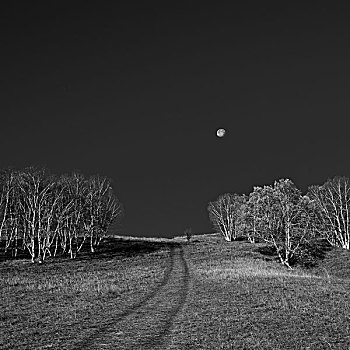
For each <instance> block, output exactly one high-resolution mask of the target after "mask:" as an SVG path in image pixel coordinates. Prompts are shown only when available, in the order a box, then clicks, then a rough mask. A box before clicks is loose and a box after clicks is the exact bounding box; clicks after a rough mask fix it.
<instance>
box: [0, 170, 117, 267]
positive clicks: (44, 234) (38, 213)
mask: <svg viewBox="0 0 350 350" xmlns="http://www.w3.org/2000/svg"><path fill="white" fill-rule="evenodd" d="M122 216H123V207H122V204H121V203H120V202H119V200H118V198H117V197H116V196H115V194H114V193H113V189H112V185H111V181H110V180H109V179H107V178H105V177H101V176H99V175H95V176H91V177H89V178H86V177H85V176H84V175H82V174H81V173H79V172H73V173H72V174H70V175H60V176H58V175H54V174H51V173H50V172H49V171H47V170H46V169H44V168H35V167H29V168H26V169H23V170H13V169H6V170H2V171H1V172H0V242H1V243H2V244H1V245H0V247H1V252H0V253H2V254H9V253H11V254H12V256H14V257H16V256H17V254H18V251H20V250H22V251H25V252H28V253H29V254H30V256H31V259H32V262H36V261H38V262H43V261H44V260H45V258H46V257H47V256H56V255H57V254H68V255H69V256H70V257H71V258H75V257H76V256H77V254H79V252H80V251H81V249H82V247H83V245H84V243H85V244H86V243H89V246H90V250H91V252H94V251H95V249H96V247H97V246H98V245H99V243H100V242H101V240H102V238H103V237H104V236H105V235H106V234H107V231H108V228H109V227H110V226H111V225H112V224H113V223H115V222H116V221H118V220H119V219H121V217H122Z"/></svg>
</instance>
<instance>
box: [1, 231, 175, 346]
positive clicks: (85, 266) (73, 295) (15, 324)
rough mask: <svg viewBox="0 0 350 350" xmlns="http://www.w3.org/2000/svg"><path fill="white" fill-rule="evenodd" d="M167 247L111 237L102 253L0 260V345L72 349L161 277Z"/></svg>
mask: <svg viewBox="0 0 350 350" xmlns="http://www.w3.org/2000/svg"><path fill="white" fill-rule="evenodd" d="M168 257H169V247H168V245H166V244H163V243H162V242H144V241H123V240H120V239H118V238H114V239H109V240H108V241H107V242H106V243H105V244H104V245H103V246H102V247H101V252H100V253H98V254H94V255H90V254H83V255H82V257H81V258H79V259H77V260H75V261H71V260H70V259H52V260H47V262H46V263H44V264H40V265H39V264H32V263H31V262H30V261H29V260H19V261H15V260H12V261H7V262H1V263H0V289H1V313H0V315H1V316H0V317H1V318H0V327H1V332H2V335H1V337H0V349H70V348H71V347H72V346H73V344H74V343H75V339H76V338H77V337H78V336H80V337H83V336H84V335H85V334H89V333H90V332H91V329H94V328H95V327H97V326H99V325H100V324H101V323H102V322H103V320H105V319H108V318H109V317H112V316H113V315H115V314H116V313H118V312H122V311H123V310H124V309H126V308H128V307H129V306H130V305H131V304H133V303H135V300H140V299H142V298H143V297H144V296H145V295H146V294H147V293H148V292H149V291H151V290H153V289H154V288H155V287H156V285H157V283H159V281H161V280H162V279H163V276H164V273H165V272H166V268H167V266H166V264H167V260H168Z"/></svg>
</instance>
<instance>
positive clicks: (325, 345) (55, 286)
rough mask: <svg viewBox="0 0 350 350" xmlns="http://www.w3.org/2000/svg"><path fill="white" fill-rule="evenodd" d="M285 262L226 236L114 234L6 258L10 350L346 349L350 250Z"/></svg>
mask: <svg viewBox="0 0 350 350" xmlns="http://www.w3.org/2000/svg"><path fill="white" fill-rule="evenodd" d="M317 253H318V255H317V256H318V260H317V265H316V266H314V267H313V268H309V269H306V268H302V267H295V268H294V270H292V271H290V270H288V269H286V268H285V267H283V266H282V265H280V264H279V263H278V261H277V260H276V259H275V257H274V256H273V255H271V252H270V251H269V250H268V249H267V248H266V246H265V244H263V243H257V244H254V245H253V244H250V243H248V242H246V241H236V242H230V243H228V242H225V241H224V240H223V239H222V237H221V236H219V235H197V236H193V238H192V241H191V242H190V243H189V244H188V243H187V241H186V239H185V237H175V238H174V239H156V238H155V239H146V238H145V239H140V238H136V237H134V238H126V237H124V238H122V237H114V238H110V239H108V240H106V241H105V242H104V243H103V246H102V247H101V250H100V251H99V252H98V253H96V254H93V255H91V254H87V253H86V255H83V256H82V257H81V258H80V259H78V260H77V261H70V260H68V259H62V260H59V261H56V260H55V261H54V260H52V261H50V260H48V262H47V263H45V264H43V265H35V264H30V263H29V262H28V261H27V260H20V261H4V262H1V263H0V264H1V266H0V268H1V270H0V271H1V273H0V276H1V290H2V303H1V315H2V318H1V328H2V329H4V330H5V332H4V337H3V338H2V340H1V341H2V343H0V347H1V348H2V349H14V348H15V349H47V348H50V349H80V348H84V349H102V348H103V349H115V348H116V347H117V348H118V349H143V348H145V349H146V348H152V349H284V350H285V349H348V348H350V337H349V328H348V325H349V324H350V322H349V314H350V313H349V311H350V310H349V305H350V303H349V299H350V295H349V286H350V279H349V272H350V257H349V256H350V254H349V252H347V251H344V250H342V249H331V248H329V247H322V246H320V247H319V249H318V251H317Z"/></svg>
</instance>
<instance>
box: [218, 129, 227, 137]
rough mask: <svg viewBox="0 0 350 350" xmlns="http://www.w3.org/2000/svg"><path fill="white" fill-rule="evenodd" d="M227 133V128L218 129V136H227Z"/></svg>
mask: <svg viewBox="0 0 350 350" xmlns="http://www.w3.org/2000/svg"><path fill="white" fill-rule="evenodd" d="M225 133H226V130H225V129H218V130H217V131H216V135H217V137H224V136H225Z"/></svg>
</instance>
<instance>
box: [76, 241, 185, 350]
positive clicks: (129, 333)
mask: <svg viewBox="0 0 350 350" xmlns="http://www.w3.org/2000/svg"><path fill="white" fill-rule="evenodd" d="M189 284H190V277H189V270H188V266H187V263H186V260H185V257H184V252H183V248H182V246H181V245H179V246H176V247H171V255H170V258H169V264H168V267H167V270H166V272H165V275H164V279H163V280H162V282H161V283H160V284H159V285H158V286H157V288H156V289H155V290H153V291H152V292H151V293H150V294H148V295H147V296H146V297H145V298H144V299H142V300H140V301H139V302H136V303H135V304H134V305H133V306H131V307H130V308H129V309H128V310H125V311H124V312H123V313H122V314H119V315H115V317H113V318H110V319H108V320H105V322H104V323H103V325H100V327H99V329H94V330H92V331H91V336H89V337H87V338H85V339H84V340H82V341H80V342H79V343H78V344H76V345H75V347H74V349H73V350H80V349H81V350H82V349H86V350H94V349H96V350H97V349H99V350H100V349H118V350H123V349H166V346H167V342H168V341H169V337H170V331H171V327H172V325H173V322H174V320H175V318H176V316H177V315H178V314H179V312H180V311H181V309H182V307H183V306H184V304H185V302H186V297H187V294H188V290H189Z"/></svg>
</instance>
